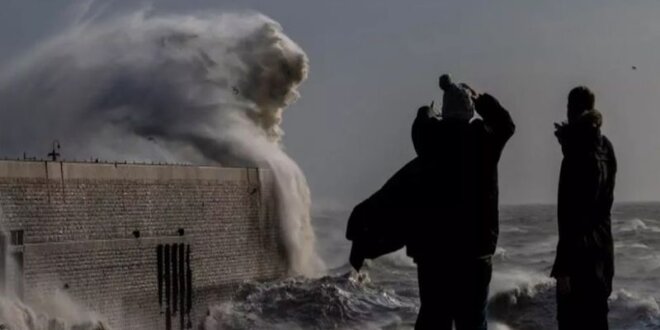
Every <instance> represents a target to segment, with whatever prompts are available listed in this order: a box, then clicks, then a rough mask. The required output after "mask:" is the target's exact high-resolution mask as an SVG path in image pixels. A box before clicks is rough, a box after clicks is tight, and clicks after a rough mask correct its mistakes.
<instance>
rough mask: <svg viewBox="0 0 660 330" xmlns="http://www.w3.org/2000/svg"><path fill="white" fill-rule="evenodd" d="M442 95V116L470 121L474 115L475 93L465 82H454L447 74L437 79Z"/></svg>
mask: <svg viewBox="0 0 660 330" xmlns="http://www.w3.org/2000/svg"><path fill="white" fill-rule="evenodd" d="M439 85H440V89H442V90H443V91H444V95H443V96H442V117H443V118H451V119H458V120H462V121H470V119H472V117H474V97H476V93H475V92H474V91H473V90H472V89H471V88H470V87H469V86H468V85H466V84H455V83H454V82H452V80H451V77H450V76H449V75H448V74H443V75H442V76H440V79H439Z"/></svg>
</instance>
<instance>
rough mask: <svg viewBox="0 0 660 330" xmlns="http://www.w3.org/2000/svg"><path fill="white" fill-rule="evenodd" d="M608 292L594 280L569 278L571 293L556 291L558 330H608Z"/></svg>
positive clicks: (597, 280) (598, 281)
mask: <svg viewBox="0 0 660 330" xmlns="http://www.w3.org/2000/svg"><path fill="white" fill-rule="evenodd" d="M608 295H609V292H607V289H606V288H604V286H603V285H601V283H600V280H599V279H596V278H593V279H591V278H586V279H580V278H571V291H570V293H567V294H561V293H560V292H559V291H557V322H558V325H559V330H579V329H590V330H591V329H593V330H608V329H609V325H608V321H607V314H608V311H609V308H608V306H607V298H608Z"/></svg>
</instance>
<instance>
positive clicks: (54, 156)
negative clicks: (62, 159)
mask: <svg viewBox="0 0 660 330" xmlns="http://www.w3.org/2000/svg"><path fill="white" fill-rule="evenodd" d="M59 150H60V141H58V140H53V151H51V152H50V153H49V154H48V157H50V158H51V159H52V161H54V162H55V161H57V157H59V156H60V153H59Z"/></svg>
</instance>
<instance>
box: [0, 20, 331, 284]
mask: <svg viewBox="0 0 660 330" xmlns="http://www.w3.org/2000/svg"><path fill="white" fill-rule="evenodd" d="M307 69H308V60H307V57H306V55H305V53H304V52H303V51H302V50H301V49H300V47H298V46H297V45H296V44H295V43H294V42H293V41H291V40H290V39H289V38H288V37H287V36H286V35H284V34H283V33H282V29H281V27H280V26H279V25H278V24H277V23H276V22H274V21H272V20H271V19H269V18H267V17H265V16H263V15H259V14H253V13H250V14H219V15H211V14H209V15H203V16H202V15H195V16H193V15H172V16H153V15H151V14H149V13H147V12H144V11H143V12H138V13H135V14H131V15H128V16H123V17H119V18H114V19H112V20H109V21H105V22H98V23H89V22H88V23H86V24H84V25H81V26H76V27H73V28H71V29H70V30H67V31H65V33H62V34H60V35H58V36H56V37H54V38H53V39H51V40H49V41H47V42H44V43H43V44H41V45H39V46H38V47H36V48H35V49H33V50H32V51H30V52H29V53H28V54H26V55H25V56H24V57H22V58H21V59H19V60H18V61H17V62H15V63H12V64H11V65H10V66H9V67H7V69H6V70H5V71H4V72H3V73H2V74H1V75H0V150H2V152H3V154H5V155H15V156H19V155H22V154H23V153H24V152H25V153H26V154H27V155H29V156H34V155H43V154H45V152H44V151H45V150H46V147H47V146H49V145H50V143H51V141H52V139H54V138H58V139H59V141H60V143H61V145H62V146H63V148H62V153H63V155H64V156H65V157H67V158H68V159H71V158H77V159H98V158H101V159H110V160H137V161H170V162H183V163H206V162H212V163H218V164H222V165H224V166H259V167H267V168H270V169H271V170H272V171H273V173H274V176H275V181H276V190H277V194H276V197H277V201H278V214H279V218H280V227H281V228H282V231H283V236H284V244H285V247H286V250H287V252H288V257H289V258H288V259H289V262H290V267H289V268H290V271H291V274H294V275H299V274H302V275H316V274H319V273H320V272H321V271H322V268H323V265H322V262H321V261H320V259H319V258H318V256H317V255H316V252H315V250H314V246H315V245H314V233H313V230H312V227H311V223H310V221H311V220H310V214H309V208H310V194H309V188H308V186H307V182H306V180H305V177H304V175H303V173H302V171H301V170H300V168H299V167H298V166H297V164H296V163H295V162H294V161H293V160H292V159H291V158H290V157H289V156H288V155H287V154H286V153H285V152H284V151H283V150H282V146H281V137H282V134H283V132H282V129H281V127H280V123H281V119H282V111H283V110H284V109H285V108H286V107H287V106H288V105H289V104H290V103H291V102H293V101H295V100H296V98H297V97H298V92H297V87H298V86H299V85H300V83H302V82H303V81H304V80H305V78H306V76H307Z"/></svg>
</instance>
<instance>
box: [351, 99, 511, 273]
mask: <svg viewBox="0 0 660 330" xmlns="http://www.w3.org/2000/svg"><path fill="white" fill-rule="evenodd" d="M475 105H476V111H477V113H478V114H479V115H480V116H481V117H482V119H476V120H473V121H471V122H470V123H467V122H461V121H455V120H451V119H443V120H438V119H436V118H434V117H428V116H427V115H426V113H427V110H428V109H427V108H421V109H420V110H419V112H418V115H417V118H416V119H415V122H414V123H413V131H412V138H413V144H414V146H415V150H416V151H417V153H418V157H417V158H415V159H414V160H413V161H411V162H410V163H408V164H407V165H406V166H404V167H403V168H402V169H401V170H399V171H398V172H397V173H396V174H395V175H394V176H393V177H392V178H391V179H390V180H389V181H388V182H387V183H386V184H385V186H383V188H381V189H380V190H379V191H378V192H376V193H375V194H374V195H373V196H371V197H370V198H368V199H367V200H365V201H364V202H362V203H360V204H358V205H357V206H356V207H355V209H354V210H353V213H352V214H351V217H350V218H349V223H348V228H347V238H348V239H349V240H352V241H353V249H352V252H351V262H352V263H353V264H354V266H355V265H356V264H359V265H361V262H362V260H363V259H364V258H375V257H378V256H380V255H383V254H386V253H389V252H392V251H395V250H398V249H399V248H401V247H403V246H404V245H405V246H407V248H408V251H407V252H408V255H409V256H411V257H413V258H414V259H415V260H416V261H418V260H420V259H425V258H434V259H435V258H443V257H457V258H460V257H478V256H483V255H488V254H492V253H493V252H494V251H495V246H496V244H497V237H498V232H499V229H498V183H497V182H498V181H497V163H498V161H499V158H500V155H501V153H502V149H503V148H504V145H505V144H506V142H507V140H508V139H509V138H510V137H511V135H513V132H514V130H515V126H514V124H513V121H512V120H511V117H510V115H509V113H508V112H507V111H506V110H505V109H504V108H503V107H502V106H501V105H500V104H499V102H497V100H496V99H495V98H493V97H492V96H490V95H487V94H485V95H483V96H482V97H480V99H479V100H477V102H476V104H475Z"/></svg>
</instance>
